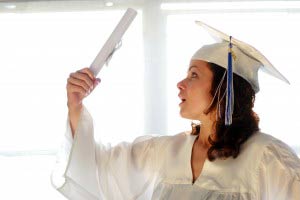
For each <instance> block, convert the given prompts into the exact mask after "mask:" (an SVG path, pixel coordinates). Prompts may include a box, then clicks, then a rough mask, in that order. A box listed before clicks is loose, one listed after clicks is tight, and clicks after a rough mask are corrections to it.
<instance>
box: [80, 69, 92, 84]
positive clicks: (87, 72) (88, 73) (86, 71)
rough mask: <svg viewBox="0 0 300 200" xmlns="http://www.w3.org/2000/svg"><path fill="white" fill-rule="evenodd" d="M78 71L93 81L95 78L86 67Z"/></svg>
mask: <svg viewBox="0 0 300 200" xmlns="http://www.w3.org/2000/svg"><path fill="white" fill-rule="evenodd" d="M78 71H79V72H82V73H86V74H87V75H88V76H89V77H90V78H91V79H92V80H93V81H94V80H95V76H94V74H93V72H92V71H91V70H90V69H89V68H87V67H86V68H83V69H81V70H78Z"/></svg>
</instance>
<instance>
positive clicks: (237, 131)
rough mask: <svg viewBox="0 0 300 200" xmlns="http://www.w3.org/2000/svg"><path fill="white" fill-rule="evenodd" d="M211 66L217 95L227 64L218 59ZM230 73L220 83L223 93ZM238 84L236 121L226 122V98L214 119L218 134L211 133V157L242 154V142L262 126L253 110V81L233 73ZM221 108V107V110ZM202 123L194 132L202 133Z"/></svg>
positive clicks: (216, 99) (234, 113) (213, 105)
mask: <svg viewBox="0 0 300 200" xmlns="http://www.w3.org/2000/svg"><path fill="white" fill-rule="evenodd" d="M209 67H210V70H211V71H212V73H213V80H212V85H211V91H210V94H211V95H212V96H214V95H215V94H216V92H217V88H218V86H219V84H220V82H221V79H222V77H223V75H224V73H225V70H226V69H224V68H223V67H220V66H219V65H216V64H214V63H209ZM226 84H227V81H226V77H225V79H224V81H223V83H222V85H221V86H220V87H221V88H220V94H221V96H222V95H223V94H224V92H225V91H226ZM233 88H234V110H233V115H232V124H231V125H229V126H226V125H225V120H224V119H225V117H224V114H225V105H226V98H225V97H224V98H223V99H221V101H220V104H219V106H220V108H219V109H220V116H218V117H217V120H216V121H215V123H214V126H215V127H214V128H215V131H216V132H215V134H214V135H213V136H211V135H210V136H209V138H208V141H209V143H210V144H211V146H210V148H209V149H208V151H207V157H208V159H209V160H210V161H213V160H215V159H216V158H220V159H226V158H228V157H230V156H232V157H233V158H236V157H237V156H238V155H239V152H240V147H241V145H242V144H243V143H244V142H245V141H246V140H247V139H248V138H249V137H250V136H251V135H252V134H254V133H255V132H256V131H258V130H259V127H258V123H259V117H258V116H257V114H256V113H255V112H254V111H253V106H254V101H255V92H254V90H253V89H252V87H251V85H250V84H249V83H248V82H247V81H246V80H245V79H244V78H242V77H240V76H238V75H236V74H233ZM217 104H218V98H217V97H216V98H214V100H213V102H212V104H211V106H210V107H209V108H208V109H207V110H206V112H205V114H209V113H210V112H212V111H215V110H216V109H217ZM217 112H218V111H217ZM200 129H201V125H197V126H196V127H194V128H193V129H192V134H194V135H197V134H199V133H200Z"/></svg>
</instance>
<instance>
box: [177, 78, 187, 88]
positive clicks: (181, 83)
mask: <svg viewBox="0 0 300 200" xmlns="http://www.w3.org/2000/svg"><path fill="white" fill-rule="evenodd" d="M184 80H185V79H183V80H182V81H179V82H178V83H177V88H178V89H179V90H184V89H185V88H186V86H185V84H184Z"/></svg>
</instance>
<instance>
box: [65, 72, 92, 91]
mask: <svg viewBox="0 0 300 200" xmlns="http://www.w3.org/2000/svg"><path fill="white" fill-rule="evenodd" d="M70 77H73V78H75V79H79V80H81V81H84V82H85V83H86V84H87V85H88V87H89V88H93V87H94V84H93V79H91V78H90V77H89V75H88V74H86V73H84V72H80V71H77V72H75V73H71V74H70ZM83 87H84V86H83Z"/></svg>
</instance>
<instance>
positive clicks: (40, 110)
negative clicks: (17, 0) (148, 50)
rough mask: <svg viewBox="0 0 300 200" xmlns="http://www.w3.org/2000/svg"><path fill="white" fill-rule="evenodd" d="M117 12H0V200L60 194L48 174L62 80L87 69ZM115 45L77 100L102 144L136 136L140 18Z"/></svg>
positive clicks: (63, 110) (63, 105) (56, 140)
mask: <svg viewBox="0 0 300 200" xmlns="http://www.w3.org/2000/svg"><path fill="white" fill-rule="evenodd" d="M124 12H125V10H118V11H105V12H104V11H103V12H99V11H94V12H59V13H55V12H54V13H52V12H50V13H49V12H48V13H27V14H23V13H22V14H0V27H1V32H0V44H1V45H0V56H1V59H0V68H1V73H0V90H1V93H2V95H1V100H0V102H1V104H0V109H1V115H0V121H1V133H0V136H1V140H0V165H1V166H2V168H3V169H2V168H1V169H2V170H1V171H2V172H1V175H0V176H1V181H0V186H1V188H8V189H3V190H2V192H1V195H0V199H47V198H48V199H58V198H59V197H60V196H61V195H59V194H58V192H57V191H55V190H54V189H53V188H52V187H51V185H50V171H51V169H52V167H53V164H54V158H55V156H54V155H55V152H56V151H57V149H58V147H59V145H60V143H61V141H62V138H63V135H64V131H65V125H66V119H67V96H66V83H67V78H68V76H69V74H70V73H71V72H74V71H76V70H79V69H81V68H84V67H88V66H89V65H90V64H91V63H92V61H93V59H94V58H95V56H96V55H97V54H98V52H99V50H100V48H101V47H102V45H103V44H104V42H105V41H106V39H107V38H108V37H109V35H110V33H111V31H112V30H113V29H114V28H115V26H116V24H117V23H118V21H119V20H120V18H121V17H122V15H123V13H124ZM122 43H123V46H122V47H121V48H120V49H119V50H118V51H116V53H115V54H114V55H113V59H111V61H110V63H109V66H108V67H105V66H104V69H103V71H101V73H100V75H99V77H100V78H101V79H102V82H101V84H100V85H99V86H98V87H97V88H96V90H95V91H94V92H93V93H92V94H91V95H90V96H89V97H87V99H86V100H85V105H86V107H87V108H88V109H89V111H90V113H91V114H92V116H93V119H94V125H95V136H96V137H100V136H101V139H102V141H103V143H108V142H110V143H112V144H114V143H117V142H119V141H121V140H122V141H123V140H132V139H133V138H135V137H137V136H138V135H140V134H141V133H142V132H143V102H144V101H143V94H144V93H143V74H144V72H143V69H144V68H143V53H142V52H143V44H142V26H141V13H140V14H139V15H138V16H137V18H136V19H135V21H134V22H133V24H132V25H131V27H130V29H128V31H127V32H126V33H125V35H124V37H123V40H122ZM132 121H133V122H134V126H132V124H133V123H132ZM101 122H102V123H101ZM122 130H126V133H127V134H123V132H122ZM42 155H43V156H42ZM37 188H38V190H37ZM15 190H17V191H20V192H15ZM22 191H24V192H22ZM45 192H47V193H49V194H48V195H44V194H45ZM61 198H62V197H61Z"/></svg>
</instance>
